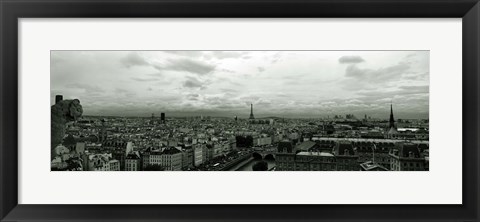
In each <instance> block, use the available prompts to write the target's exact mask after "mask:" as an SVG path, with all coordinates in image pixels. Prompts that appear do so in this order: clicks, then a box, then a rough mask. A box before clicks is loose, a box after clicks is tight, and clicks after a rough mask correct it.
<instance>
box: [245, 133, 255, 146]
mask: <svg viewBox="0 0 480 222" xmlns="http://www.w3.org/2000/svg"><path fill="white" fill-rule="evenodd" d="M245 146H246V147H252V146H253V137H252V136H250V135H248V136H247V138H246V139H245Z"/></svg>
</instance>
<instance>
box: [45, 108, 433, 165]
mask: <svg viewBox="0 0 480 222" xmlns="http://www.w3.org/2000/svg"><path fill="white" fill-rule="evenodd" d="M390 111H391V114H390V120H389V121H387V122H386V121H384V120H376V119H371V118H370V117H369V118H367V117H365V119H363V120H357V119H354V116H353V115H348V116H347V117H348V118H341V117H340V116H337V117H336V118H335V119H334V120H332V119H329V118H327V119H324V118H323V119H322V118H319V119H285V118H277V117H270V118H255V116H254V115H253V105H252V106H251V112H250V116H249V118H248V119H239V118H237V117H235V118H213V117H204V116H196V117H184V118H166V117H165V113H161V115H160V118H157V117H155V115H153V114H152V116H151V117H149V118H145V117H144V118H142V117H98V116H87V117H83V118H82V119H80V120H78V121H76V122H75V123H74V124H71V125H69V126H68V128H67V130H66V134H67V135H68V136H67V137H66V138H65V139H64V143H63V144H60V145H59V146H58V147H57V148H56V149H55V153H57V155H56V156H55V157H54V158H53V160H52V162H51V166H52V170H89V171H115V170H120V171H142V170H168V171H178V170H219V169H220V168H218V167H216V166H217V165H219V164H220V166H222V165H223V164H225V165H228V164H229V162H230V163H231V162H235V161H238V158H240V157H242V158H243V157H244V156H242V155H244V154H245V153H250V154H252V153H254V152H256V151H257V150H260V151H261V150H262V149H263V148H266V147H268V148H271V147H276V152H275V162H276V170H279V171H284V170H288V171H290V170H292V171H294V170H302V171H305V170H338V171H352V170H428V121H425V120H408V121H405V123H395V120H394V118H393V108H392V107H391V110H390ZM399 125H400V126H401V127H399Z"/></svg>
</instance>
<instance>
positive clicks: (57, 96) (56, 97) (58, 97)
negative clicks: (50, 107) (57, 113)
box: [55, 95, 63, 104]
mask: <svg viewBox="0 0 480 222" xmlns="http://www.w3.org/2000/svg"><path fill="white" fill-rule="evenodd" d="M62 100H63V96H62V95H56V96H55V104H57V103H58V102H60V101H62Z"/></svg>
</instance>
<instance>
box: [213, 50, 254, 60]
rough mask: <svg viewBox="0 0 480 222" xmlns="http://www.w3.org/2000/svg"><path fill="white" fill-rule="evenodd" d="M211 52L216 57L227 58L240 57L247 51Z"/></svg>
mask: <svg viewBox="0 0 480 222" xmlns="http://www.w3.org/2000/svg"><path fill="white" fill-rule="evenodd" d="M212 54H213V56H214V57H215V58H217V59H229V58H240V57H242V56H243V55H246V54H247V52H234V51H213V52H212Z"/></svg>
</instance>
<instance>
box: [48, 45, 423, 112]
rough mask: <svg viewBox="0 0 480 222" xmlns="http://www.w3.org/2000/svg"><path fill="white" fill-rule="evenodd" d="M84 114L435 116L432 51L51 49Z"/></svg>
mask: <svg viewBox="0 0 480 222" xmlns="http://www.w3.org/2000/svg"><path fill="white" fill-rule="evenodd" d="M56 94H61V95H64V98H65V99H73V98H78V99H80V101H81V104H82V105H83V108H84V115H118V116H150V115H151V113H155V114H156V115H159V114H160V112H166V113H167V115H169V116H188V115H196V116H198V115H211V116H226V117H232V116H239V117H242V118H243V117H245V118H246V117H248V115H249V113H250V103H253V105H254V113H255V116H256V117H262V116H263V117H266V116H279V117H326V116H333V115H335V114H341V115H345V114H347V113H352V114H355V115H357V116H358V117H363V115H364V114H367V115H371V116H372V117H378V118H388V115H389V112H390V110H389V108H390V102H391V101H392V102H393V106H394V112H395V117H396V118H428V101H429V52H428V51H52V52H51V104H53V103H54V97H55V95H56Z"/></svg>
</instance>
